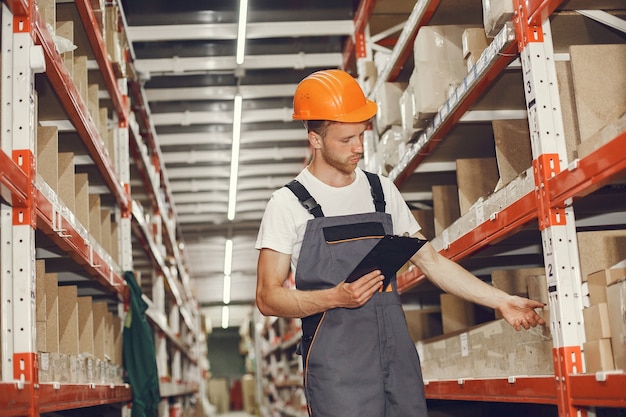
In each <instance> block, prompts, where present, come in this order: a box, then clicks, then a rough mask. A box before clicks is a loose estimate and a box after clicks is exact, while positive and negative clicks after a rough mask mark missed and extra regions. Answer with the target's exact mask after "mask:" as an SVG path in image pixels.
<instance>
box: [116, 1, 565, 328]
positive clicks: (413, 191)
mask: <svg viewBox="0 0 626 417" xmlns="http://www.w3.org/2000/svg"><path fill="white" fill-rule="evenodd" d="M571 2H575V0H572V1H571ZM238 3H239V2H238V1H235V0H213V1H197V0H178V1H176V2H172V1H166V0H122V1H121V4H122V6H123V9H124V14H125V16H126V24H127V28H126V31H127V33H128V38H129V40H130V42H131V45H132V59H133V63H134V68H135V70H136V71H137V73H138V76H139V78H140V80H141V82H142V84H143V88H144V91H145V98H146V100H147V102H148V106H149V112H150V114H151V120H152V123H153V125H154V131H155V132H156V139H157V141H158V144H159V145H160V148H161V152H162V160H163V163H164V165H165V171H164V175H163V177H164V180H165V181H167V182H168V185H169V189H170V191H171V194H172V196H173V206H174V212H175V213H176V218H177V222H178V234H179V237H180V238H181V240H182V241H183V242H184V245H185V253H186V258H187V259H186V260H187V263H188V265H189V272H190V275H191V278H192V282H193V287H194V288H195V294H196V297H197V299H198V302H199V304H200V307H201V308H202V310H203V312H204V313H205V314H206V315H207V316H208V317H209V318H210V319H211V322H212V323H213V325H214V326H219V325H220V324H221V314H222V306H223V288H224V272H223V271H224V253H225V246H226V240H227V239H232V241H233V265H232V274H231V293H230V303H229V306H230V312H231V317H230V324H231V325H238V324H239V322H240V320H241V319H242V317H243V316H244V315H245V314H248V313H249V311H250V310H251V306H253V303H254V292H255V285H256V261H257V256H258V254H257V251H256V250H255V249H254V242H255V239H256V234H257V230H258V226H259V222H260V219H261V216H262V214H263V210H264V208H265V205H266V203H267V201H268V199H269V197H270V195H271V193H272V192H273V191H274V190H275V189H277V188H279V187H281V186H282V185H284V184H285V183H287V182H288V181H289V180H291V179H292V178H293V177H294V176H295V175H297V174H298V172H300V170H301V169H302V168H303V167H304V165H305V163H306V161H307V159H308V157H309V153H308V144H307V140H306V132H305V131H304V129H303V127H302V125H301V123H299V122H294V121H292V120H291V112H292V97H293V93H294V91H295V88H296V85H297V83H298V82H299V81H300V80H301V79H302V78H304V77H305V76H306V75H308V74H310V73H311V72H313V71H316V70H318V69H326V68H338V67H339V68H341V67H343V66H344V53H343V52H344V50H345V49H346V44H347V41H348V40H349V38H350V37H351V36H352V35H353V33H354V17H355V12H356V10H357V7H358V6H359V1H358V0H317V1H315V2H304V1H296V0H250V3H249V7H248V24H247V41H246V54H245V61H244V63H243V64H242V65H236V62H235V53H236V35H237V18H238ZM372 3H373V4H375V6H374V8H373V10H372V13H371V17H370V19H369V28H368V29H369V35H371V36H372V37H374V36H375V35H378V34H381V33H384V35H382V36H380V37H379V39H378V41H377V44H376V47H375V48H374V50H373V51H369V52H370V53H372V52H373V53H374V54H375V56H383V57H384V56H385V53H388V52H389V51H390V50H391V48H393V45H394V42H395V40H396V39H397V37H398V35H399V31H400V30H401V29H402V26H403V23H404V22H405V21H406V19H407V18H408V17H409V15H410V13H411V11H412V9H413V7H414V5H415V1H403V0H378V1H373V2H372ZM565 3H569V2H565ZM430 23H431V24H442V23H446V24H466V25H474V26H481V25H482V7H481V1H480V0H462V1H445V0H444V1H442V2H441V3H440V5H439V6H438V8H437V10H436V12H435V14H434V16H433V17H432V19H431V21H430ZM346 62H348V63H349V67H348V68H347V69H348V70H350V71H351V72H352V73H353V74H355V75H356V68H355V61H354V59H351V60H348V61H346ZM411 62H412V58H409V59H407V61H406V64H405V65H404V67H403V69H402V72H401V73H400V75H399V78H398V80H400V81H406V80H408V75H409V74H410V72H411V70H412V64H411ZM500 81H501V82H500V83H499V84H498V86H496V87H494V88H492V91H488V92H487V93H486V95H485V97H484V99H483V100H482V101H481V103H480V104H479V106H480V108H478V107H476V109H478V110H483V111H484V110H487V112H489V111H490V110H495V109H500V110H501V109H505V110H507V111H510V110H514V111H518V113H519V112H520V111H521V116H520V117H524V115H525V103H524V97H523V91H522V90H521V86H522V82H521V73H520V71H519V70H513V71H507V72H505V74H503V75H502V76H501V80H500ZM236 94H240V95H241V96H242V98H243V106H242V109H243V110H242V127H241V150H240V155H239V163H240V165H239V170H238V184H237V205H236V215H235V218H234V220H233V221H229V220H228V219H227V207H228V194H229V177H230V169H231V147H232V146H231V145H232V137H233V123H232V122H233V110H234V97H235V95H236ZM483 114H484V113H483ZM483 117H484V120H482V121H481V120H480V119H476V118H474V119H473V122H472V123H465V124H460V125H459V126H457V127H456V128H455V129H454V130H453V131H452V132H451V133H450V135H449V136H448V138H447V139H446V141H445V143H442V145H440V146H439V147H438V148H437V150H436V151H435V153H434V154H433V155H431V156H429V158H428V159H427V161H426V162H427V163H425V164H422V165H421V166H420V168H419V169H418V170H417V171H416V172H415V173H413V174H412V175H411V176H410V177H409V178H408V179H407V181H406V182H405V183H404V184H403V185H402V187H401V192H402V193H403V195H404V196H405V199H406V200H407V202H409V204H410V205H412V206H414V207H422V208H423V207H427V208H428V207H431V205H432V194H431V185H432V184H454V183H455V180H456V179H455V172H454V171H455V164H454V160H455V158H458V157H461V156H463V157H466V158H471V157H493V156H494V154H495V152H494V147H493V133H492V131H491V124H490V122H489V120H490V117H493V114H488V115H487V116H483ZM133 178H139V175H136V172H135V175H133ZM131 186H132V189H131V194H132V196H133V199H136V200H138V201H143V200H145V204H146V205H147V206H149V199H148V197H147V196H146V195H145V190H144V187H143V184H142V182H141V181H140V180H139V179H135V180H133V181H132V182H131ZM136 267H137V266H136Z"/></svg>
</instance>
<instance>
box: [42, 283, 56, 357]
mask: <svg viewBox="0 0 626 417" xmlns="http://www.w3.org/2000/svg"><path fill="white" fill-rule="evenodd" d="M44 288H45V289H44V291H45V294H46V351H47V352H56V353H58V352H59V284H58V279H57V274H49V273H46V274H45V275H44Z"/></svg>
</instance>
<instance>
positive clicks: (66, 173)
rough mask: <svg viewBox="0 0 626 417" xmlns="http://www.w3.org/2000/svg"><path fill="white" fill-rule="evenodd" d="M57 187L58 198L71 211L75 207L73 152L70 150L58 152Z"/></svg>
mask: <svg viewBox="0 0 626 417" xmlns="http://www.w3.org/2000/svg"><path fill="white" fill-rule="evenodd" d="M58 187H59V189H58V195H59V198H60V199H61V201H62V202H63V204H65V206H66V207H67V208H68V209H70V211H71V212H72V213H73V212H74V211H75V209H76V191H75V189H74V187H75V180H74V154H73V153H72V152H61V153H59V186H58Z"/></svg>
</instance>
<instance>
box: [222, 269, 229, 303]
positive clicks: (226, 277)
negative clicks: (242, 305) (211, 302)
mask: <svg viewBox="0 0 626 417" xmlns="http://www.w3.org/2000/svg"><path fill="white" fill-rule="evenodd" d="M222 300H223V302H224V304H225V305H228V304H230V275H224V290H223V293H222Z"/></svg>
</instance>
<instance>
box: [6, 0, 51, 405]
mask: <svg viewBox="0 0 626 417" xmlns="http://www.w3.org/2000/svg"><path fill="white" fill-rule="evenodd" d="M31 3H32V2H29V7H30V11H32V8H33V7H34V5H33V4H31ZM27 14H28V11H27ZM1 42H2V46H1V48H2V70H1V73H2V74H1V75H2V116H1V117H2V119H1V120H2V122H1V123H2V129H1V130H2V133H1V134H0V140H1V146H2V151H3V152H5V153H6V154H7V155H9V156H10V157H11V158H12V160H13V161H14V162H15V163H16V164H17V165H18V166H19V167H20V168H21V169H22V170H23V171H24V173H25V174H26V176H27V178H28V185H27V188H28V189H27V190H26V191H27V198H26V203H25V204H23V205H21V206H17V205H16V206H10V205H8V204H4V203H2V204H0V216H1V217H0V218H1V220H0V222H1V223H0V237H1V242H2V249H1V250H0V265H1V266H2V268H1V269H2V272H1V273H0V274H1V275H0V284H1V288H0V293H1V302H2V324H1V332H2V333H1V336H0V337H2V352H1V353H2V381H16V383H17V386H18V387H19V388H20V389H27V390H29V396H30V400H31V401H30V404H31V406H30V408H29V415H38V411H39V407H38V402H37V401H36V396H37V390H36V388H37V384H38V374H37V370H38V366H37V349H36V346H37V344H36V339H35V337H36V334H35V301H36V300H35V293H36V289H35V282H36V280H35V227H36V220H37V218H36V210H35V204H36V201H35V197H36V193H35V191H36V190H35V180H36V165H35V156H34V150H35V122H36V121H35V100H34V81H35V78H34V74H35V73H37V72H43V71H45V61H44V55H43V51H42V49H41V47H40V46H36V45H35V44H34V42H33V37H32V34H31V16H28V15H26V16H14V15H13V14H12V13H11V11H10V10H9V8H8V7H7V5H6V3H4V2H3V3H2V41H1Z"/></svg>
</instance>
